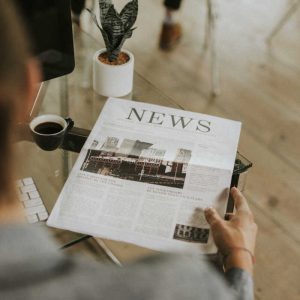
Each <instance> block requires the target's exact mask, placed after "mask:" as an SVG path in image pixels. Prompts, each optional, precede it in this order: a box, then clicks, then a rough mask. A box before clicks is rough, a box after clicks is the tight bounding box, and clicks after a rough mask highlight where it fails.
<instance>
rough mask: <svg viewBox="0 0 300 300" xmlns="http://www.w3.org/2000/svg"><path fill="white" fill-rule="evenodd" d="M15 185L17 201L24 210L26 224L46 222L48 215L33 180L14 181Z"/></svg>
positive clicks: (29, 178)
mask: <svg viewBox="0 0 300 300" xmlns="http://www.w3.org/2000/svg"><path fill="white" fill-rule="evenodd" d="M16 185H17V191H18V195H19V199H20V201H21V202H22V203H23V205H24V208H25V213H26V217H25V219H26V220H27V222H28V223H31V224H33V223H38V222H41V221H46V220H47V219H48V217H49V215H48V212H47V210H46V207H45V206H44V203H43V200H42V199H41V196H40V194H39V192H38V190H37V188H36V185H35V183H34V180H33V179H32V178H31V177H27V178H23V179H20V180H18V181H16Z"/></svg>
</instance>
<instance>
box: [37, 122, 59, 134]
mask: <svg viewBox="0 0 300 300" xmlns="http://www.w3.org/2000/svg"><path fill="white" fill-rule="evenodd" d="M62 130H63V127H62V126H61V125H60V124H58V123H54V122H45V123H41V124H39V125H37V126H36V127H35V128H34V131H36V132H37V133H41V134H55V133H58V132H60V131H62Z"/></svg>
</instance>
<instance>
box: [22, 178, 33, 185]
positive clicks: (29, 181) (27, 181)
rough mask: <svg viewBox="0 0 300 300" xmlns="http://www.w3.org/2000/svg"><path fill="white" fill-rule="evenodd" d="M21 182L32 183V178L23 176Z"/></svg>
mask: <svg viewBox="0 0 300 300" xmlns="http://www.w3.org/2000/svg"><path fill="white" fill-rule="evenodd" d="M23 183H24V185H30V184H34V182H33V179H32V178H31V177H28V178H24V179H23Z"/></svg>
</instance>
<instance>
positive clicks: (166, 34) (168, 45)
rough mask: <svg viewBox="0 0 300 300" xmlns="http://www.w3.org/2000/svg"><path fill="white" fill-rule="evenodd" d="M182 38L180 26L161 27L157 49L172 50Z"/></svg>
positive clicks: (176, 24) (168, 25)
mask: <svg viewBox="0 0 300 300" xmlns="http://www.w3.org/2000/svg"><path fill="white" fill-rule="evenodd" d="M181 36H182V29H181V25H180V24H178V23H175V24H166V23H164V24H163V26H162V30H161V34H160V39H159V47H160V49H162V50H172V49H173V48H174V47H175V46H176V45H177V44H178V43H179V41H180V39H181Z"/></svg>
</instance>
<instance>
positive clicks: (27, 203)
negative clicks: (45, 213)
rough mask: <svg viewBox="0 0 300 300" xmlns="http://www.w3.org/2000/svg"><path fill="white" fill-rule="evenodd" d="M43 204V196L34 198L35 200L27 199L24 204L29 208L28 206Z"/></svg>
mask: <svg viewBox="0 0 300 300" xmlns="http://www.w3.org/2000/svg"><path fill="white" fill-rule="evenodd" d="M42 204H43V201H42V199H41V198H36V199H33V200H27V201H24V206H25V207H26V208H27V207H34V206H39V205H42Z"/></svg>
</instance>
